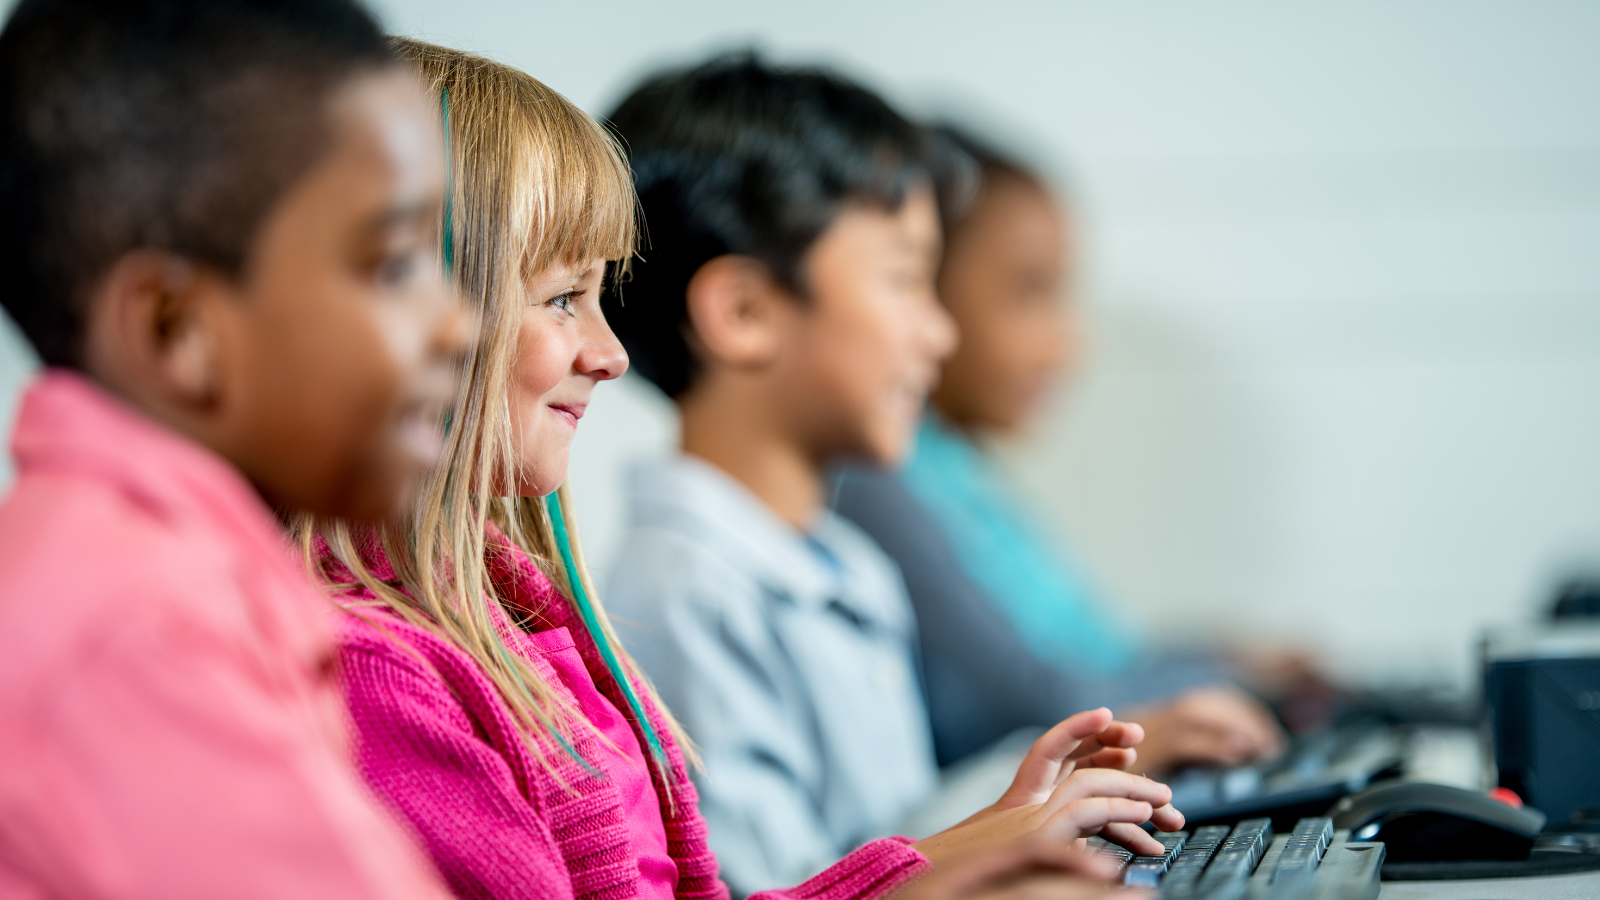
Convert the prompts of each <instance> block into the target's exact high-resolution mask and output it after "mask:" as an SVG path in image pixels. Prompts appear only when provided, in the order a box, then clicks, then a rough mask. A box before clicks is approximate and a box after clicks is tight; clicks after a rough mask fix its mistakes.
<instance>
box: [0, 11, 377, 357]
mask: <svg viewBox="0 0 1600 900" xmlns="http://www.w3.org/2000/svg"><path fill="white" fill-rule="evenodd" d="M390 59H391V56H390V53H389V49H388V45H387V43H386V41H385V39H384V37H383V34H382V32H381V30H380V29H379V27H378V24H377V22H376V21H375V20H374V19H373V18H372V16H371V14H369V13H368V12H367V11H366V10H365V9H363V8H362V7H361V6H360V5H358V4H357V3H355V2H353V0H22V2H21V3H20V4H18V5H17V7H16V9H15V10H14V11H13V13H12V14H11V18H10V20H9V21H8V22H7V23H6V25H5V30H4V31H3V32H0V272H4V273H5V274H4V276H3V282H0V302H3V304H4V306H5V309H6V311H7V312H9V313H10V314H11V317H12V318H13V319H14V320H15V321H16V323H17V325H18V326H19V327H21V329H22V332H23V333H24V334H25V335H27V337H28V339H29V340H30V341H31V342H32V343H33V345H34V348H35V349H36V350H37V351H38V353H39V355H40V357H41V358H42V359H43V360H44V362H46V363H47V364H51V365H61V366H72V367H81V365H82V358H81V357H82V352H83V348H82V339H83V327H84V321H83V320H84V313H85V307H86V303H87V300H88V296H89V294H90V292H91V291H92V290H93V288H94V285H95V283H96V282H97V281H98V280H99V279H100V278H102V277H103V276H104V275H105V273H106V272H107V271H108V270H109V269H110V267H111V266H112V265H113V264H115V262H116V261H117V260H118V259H119V258H121V257H122V256H123V255H125V254H126V253H128V252H130V251H132V250H136V249H140V248H154V249H162V250H168V251H171V252H174V253H178V254H182V255H185V256H187V257H190V258H192V259H194V260H195V261H196V262H197V263H201V264H205V265H209V266H214V267H216V268H217V269H220V270H221V271H223V272H225V273H227V274H229V275H236V274H238V273H239V272H240V271H241V270H242V268H243V266H244V264H245V257H246V254H247V251H248V248H249V246H250V244H251V242H252V240H253V239H254V236H255V232H256V231H257V229H258V228H259V226H260V224H261V222H262V220H263V219H264V218H265V217H266V215H267V213H268V212H269V210H270V209H271V208H272V207H273V205H274V204H275V202H276V201H277V200H278V199H279V198H280V197H281V196H282V194H283V193H284V192H285V191H286V190H287V189H288V188H289V186H290V185H291V184H293V182H294V181H295V180H296V179H298V178H299V177H301V176H302V175H303V174H304V172H305V171H306V170H307V169H308V168H309V167H310V166H311V165H312V164H313V163H314V162H315V161H316V159H317V158H318V157H319V155H320V154H321V152H322V151H323V150H324V149H325V147H326V143H327V140H328V128H327V120H326V116H325V110H326V106H327V102H326V101H327V98H328V95H329V94H330V93H331V92H332V91H333V90H334V89H335V88H336V87H337V86H338V85H339V84H342V83H343V82H344V81H346V80H347V79H348V78H349V77H350V76H351V75H353V74H354V73H355V71H356V70H357V69H358V68H360V67H363V66H375V65H381V64H383V63H384V62H386V61H388V60H390Z"/></svg>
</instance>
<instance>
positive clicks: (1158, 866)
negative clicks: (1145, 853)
mask: <svg viewBox="0 0 1600 900" xmlns="http://www.w3.org/2000/svg"><path fill="white" fill-rule="evenodd" d="M1139 859H1141V860H1148V859H1151V857H1140V858H1139ZM1154 859H1155V862H1140V861H1138V860H1135V861H1134V862H1132V863H1130V864H1129V865H1128V868H1127V870H1126V871H1125V872H1124V873H1123V876H1122V883H1123V884H1126V885H1129V886H1131V887H1149V888H1153V887H1155V886H1157V885H1159V884H1160V883H1161V876H1163V875H1165V874H1167V864H1166V862H1165V861H1164V860H1163V859H1162V858H1161V857H1159V856H1157V857H1154Z"/></svg>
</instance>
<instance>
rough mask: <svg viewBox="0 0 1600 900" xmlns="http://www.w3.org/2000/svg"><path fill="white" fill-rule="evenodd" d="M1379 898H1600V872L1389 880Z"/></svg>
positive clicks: (1404, 899)
mask: <svg viewBox="0 0 1600 900" xmlns="http://www.w3.org/2000/svg"><path fill="white" fill-rule="evenodd" d="M1378 900H1600V872H1583V873H1580V874H1577V875H1548V876H1545V877H1543V878H1486V879H1483V880H1481V881H1386V882H1384V884H1383V889H1382V890H1381V891H1379V892H1378Z"/></svg>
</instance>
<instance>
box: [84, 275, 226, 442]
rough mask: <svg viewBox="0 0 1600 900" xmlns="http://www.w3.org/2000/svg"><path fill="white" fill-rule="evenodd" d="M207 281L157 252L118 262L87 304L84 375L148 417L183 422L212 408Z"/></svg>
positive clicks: (213, 318)
mask: <svg viewBox="0 0 1600 900" xmlns="http://www.w3.org/2000/svg"><path fill="white" fill-rule="evenodd" d="M214 281H215V279H212V278H207V277H205V276H203V275H202V274H201V273H199V272H197V271H196V270H195V267H194V266H193V264H191V263H189V262H188V261H187V260H184V259H182V258H181V257H177V256H174V255H172V254H170V253H165V252H161V251H156V250H139V251H135V252H133V253H129V254H128V255H126V256H124V257H123V258H122V259H120V260H118V261H117V263H116V265H114V266H112V268H111V271H110V273H109V274H108V275H107V276H106V278H105V280H104V281H102V282H101V284H100V288H99V290H97V291H96V292H95V295H94V297H93V299H92V300H91V303H90V308H89V315H88V321H87V328H86V331H85V345H84V363H85V368H86V369H87V370H88V372H89V374H90V375H92V376H94V377H95V378H96V379H97V380H99V381H101V382H102V383H104V384H106V385H108V386H110V387H112V388H113V389H115V390H117V391H118V392H119V393H122V394H125V395H127V396H129V397H130V398H132V399H134V400H136V401H138V402H139V403H140V404H141V405H145V406H147V407H150V408H152V411H155V410H162V411H165V412H167V413H169V414H174V413H175V414H178V415H180V416H183V415H195V414H202V415H203V414H204V413H205V412H207V411H209V410H210V409H212V408H214V407H215V406H216V404H217V402H218V399H219V392H220V390H221V382H222V380H223V379H222V373H221V371H220V366H221V362H222V361H221V359H220V358H219V353H218V344H219V342H220V335H219V334H218V333H217V332H218V327H219V325H220V324H221V323H220V322H219V321H217V315H216V314H217V312H218V311H219V310H217V309H216V308H215V306H216V303H217V301H218V300H219V299H221V298H220V297H219V296H217V291H216V290H215V288H216V287H217V285H215V284H213V283H212V282H214Z"/></svg>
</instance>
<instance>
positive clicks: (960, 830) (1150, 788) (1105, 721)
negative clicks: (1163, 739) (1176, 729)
mask: <svg viewBox="0 0 1600 900" xmlns="http://www.w3.org/2000/svg"><path fill="white" fill-rule="evenodd" d="M1142 737H1143V733H1142V731H1141V730H1140V728H1139V726H1137V725H1128V724H1124V723H1121V722H1115V721H1113V720H1112V718H1111V712H1110V710H1106V709H1097V710H1092V711H1090V712H1085V713H1079V714H1078V715H1075V716H1073V717H1072V718H1070V719H1067V720H1065V721H1063V722H1061V723H1060V724H1058V725H1056V727H1054V728H1052V729H1050V731H1048V732H1046V733H1045V735H1044V736H1043V737H1041V738H1039V740H1037V741H1035V742H1034V744H1033V748H1032V749H1031V750H1029V751H1028V756H1027V758H1026V759H1024V760H1023V762H1022V765H1021V766H1019V767H1018V769H1017V777H1016V778H1015V779H1014V780H1013V781H1012V783H1011V787H1010V788H1009V789H1008V790H1007V791H1006V792H1005V794H1004V795H1002V796H1001V798H1000V800H999V801H998V802H996V803H995V804H994V805H993V806H990V807H989V808H987V809H984V810H982V811H981V812H979V813H977V814H976V815H974V816H972V817H971V818H969V819H967V820H966V821H964V822H962V823H961V824H959V825H957V826H955V827H954V828H950V829H948V830H946V831H942V832H940V833H938V834H936V835H933V836H932V837H930V838H928V839H926V840H924V841H920V842H918V843H917V845H916V846H917V849H918V850H919V851H920V852H921V853H922V854H923V855H924V856H927V857H928V858H929V859H930V860H933V861H934V864H935V865H938V862H939V859H938V858H939V857H945V858H948V857H949V856H950V854H953V853H964V852H973V851H975V850H978V849H983V848H992V847H995V846H999V845H1001V844H1003V843H1005V842H1007V841H1011V840H1016V839H1018V838H1022V837H1025V836H1028V835H1035V834H1037V835H1038V836H1040V837H1046V838H1053V839H1055V840H1059V841H1062V842H1071V841H1075V840H1077V839H1079V838H1082V837H1086V836H1088V835H1091V834H1100V835H1103V836H1104V837H1105V838H1106V839H1107V840H1111V841H1115V842H1116V843H1119V844H1122V845H1123V846H1125V847H1127V848H1128V849H1130V850H1133V851H1134V852H1136V853H1147V854H1158V853H1161V852H1162V850H1163V848H1162V846H1161V844H1160V843H1159V842H1157V841H1156V840H1155V839H1154V838H1152V837H1150V836H1149V835H1148V834H1146V833H1145V832H1144V830H1143V829H1141V828H1139V827H1138V826H1139V825H1140V824H1141V823H1143V822H1147V821H1148V822H1152V823H1154V824H1155V826H1156V827H1157V828H1160V829H1161V830H1163V831H1174V830H1176V829H1178V828H1182V827H1183V815H1182V814H1181V813H1179V812H1178V811H1177V810H1175V809H1173V808H1172V806H1171V801H1172V791H1171V790H1169V789H1168V788H1167V786H1166V785H1164V784H1159V783H1157V782H1154V781H1151V780H1150V779H1148V778H1144V777H1142V776H1139V775H1132V774H1129V773H1127V772H1123V771H1118V769H1119V768H1121V767H1122V766H1125V765H1129V764H1131V763H1132V762H1133V760H1134V758H1135V754H1134V752H1133V749H1132V748H1133V746H1134V745H1135V744H1137V743H1138V742H1139V741H1140V739H1141V738H1142Z"/></svg>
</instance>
